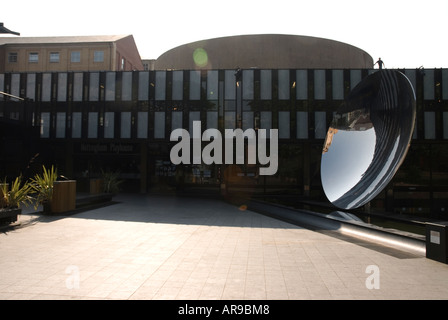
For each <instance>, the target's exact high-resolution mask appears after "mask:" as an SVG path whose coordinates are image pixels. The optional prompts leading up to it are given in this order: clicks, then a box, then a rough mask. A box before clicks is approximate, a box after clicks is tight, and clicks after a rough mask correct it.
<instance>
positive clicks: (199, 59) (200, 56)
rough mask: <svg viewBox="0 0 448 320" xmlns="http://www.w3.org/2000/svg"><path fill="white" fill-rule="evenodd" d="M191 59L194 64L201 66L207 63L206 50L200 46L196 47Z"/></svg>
mask: <svg viewBox="0 0 448 320" xmlns="http://www.w3.org/2000/svg"><path fill="white" fill-rule="evenodd" d="M193 61H194V63H195V64H196V66H198V67H200V68H202V67H205V66H206V65H207V64H208V55H207V51H205V50H204V49H202V48H197V49H195V50H194V52H193Z"/></svg>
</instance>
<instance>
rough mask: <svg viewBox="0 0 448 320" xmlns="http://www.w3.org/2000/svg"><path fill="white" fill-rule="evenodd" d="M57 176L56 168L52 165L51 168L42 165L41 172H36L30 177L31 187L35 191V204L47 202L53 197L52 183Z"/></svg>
mask: <svg viewBox="0 0 448 320" xmlns="http://www.w3.org/2000/svg"><path fill="white" fill-rule="evenodd" d="M57 177H58V173H57V170H56V169H55V168H54V166H51V169H48V170H47V168H45V166H42V174H36V175H35V176H34V178H32V179H31V187H32V189H33V190H34V191H35V192H36V200H37V204H36V206H37V205H38V204H41V203H46V202H47V203H49V202H51V199H52V198H53V185H54V182H55V181H56V179H57Z"/></svg>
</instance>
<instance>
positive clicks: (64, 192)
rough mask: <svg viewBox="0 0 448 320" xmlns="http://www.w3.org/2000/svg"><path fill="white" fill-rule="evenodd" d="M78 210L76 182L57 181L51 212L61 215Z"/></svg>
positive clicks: (54, 186) (54, 187)
mask: <svg viewBox="0 0 448 320" xmlns="http://www.w3.org/2000/svg"><path fill="white" fill-rule="evenodd" d="M75 208H76V180H65V181H55V182H54V185H53V198H52V200H51V212H53V213H61V212H67V211H71V210H75Z"/></svg>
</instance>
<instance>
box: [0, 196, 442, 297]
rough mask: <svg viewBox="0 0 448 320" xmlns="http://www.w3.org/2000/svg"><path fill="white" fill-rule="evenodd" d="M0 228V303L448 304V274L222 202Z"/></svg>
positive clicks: (142, 202)
mask: <svg viewBox="0 0 448 320" xmlns="http://www.w3.org/2000/svg"><path fill="white" fill-rule="evenodd" d="M114 200H115V201H116V203H114V204H112V205H108V206H104V207H101V208H97V209H92V210H88V211H83V212H78V213H76V214H72V215H66V216H42V215H39V214H35V213H34V214H33V213H32V212H30V213H27V212H25V213H24V214H22V215H21V217H20V219H19V221H18V222H19V224H18V225H17V226H16V227H15V228H11V227H2V228H0V299H2V300H7V299H64V300H65V299H80V300H81V299H120V300H122V299H137V300H140V299H145V300H146V299H148V300H149V299H166V300H168V299H169V300H177V299H186V300H196V299H206V300H208V299H217V300H228V299H230V300H233V299H238V300H240V299H257V300H258V299H262V300H264V299H267V300H277V299H281V300H291V299H292V300H295V299H448V265H445V264H442V263H440V262H436V261H433V260H429V259H427V258H425V257H415V256H414V257H412V256H411V257H409V256H407V255H403V256H399V255H398V256H397V255H392V254H389V253H388V252H387V251H384V252H381V250H373V249H371V248H368V247H366V246H361V245H358V244H356V243H354V242H351V241H345V240H343V239H340V238H337V237H332V236H330V235H327V234H325V233H322V232H316V231H312V230H309V229H305V228H303V227H300V226H296V225H293V224H289V223H287V222H284V221H281V220H278V219H274V218H272V217H268V216H265V215H261V214H258V213H255V212H252V211H250V210H247V209H246V208H245V207H244V206H243V207H238V206H234V205H231V204H229V203H226V202H223V201H221V200H217V199H211V198H209V199H199V198H185V197H175V196H162V195H128V194H124V195H118V196H117V197H115V198H114Z"/></svg>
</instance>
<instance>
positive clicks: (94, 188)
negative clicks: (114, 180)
mask: <svg viewBox="0 0 448 320" xmlns="http://www.w3.org/2000/svg"><path fill="white" fill-rule="evenodd" d="M103 185H104V180H103V179H90V194H100V193H103V188H104V187H103Z"/></svg>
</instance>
